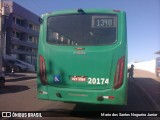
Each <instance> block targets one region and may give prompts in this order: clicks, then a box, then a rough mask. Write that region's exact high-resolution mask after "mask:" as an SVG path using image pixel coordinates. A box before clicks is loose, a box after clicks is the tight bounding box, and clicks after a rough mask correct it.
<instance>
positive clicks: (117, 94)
mask: <svg viewBox="0 0 160 120" xmlns="http://www.w3.org/2000/svg"><path fill="white" fill-rule="evenodd" d="M126 91H127V90H126V89H124V88H123V89H122V88H119V89H116V90H115V89H105V90H84V89H71V88H70V89H68V88H57V87H53V86H49V85H48V86H43V87H41V89H38V98H40V99H46V100H54V101H63V102H74V103H75V102H78V103H79V102H81V103H91V104H113V105H126V104H127V92H126Z"/></svg>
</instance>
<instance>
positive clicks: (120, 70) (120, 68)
mask: <svg viewBox="0 0 160 120" xmlns="http://www.w3.org/2000/svg"><path fill="white" fill-rule="evenodd" d="M124 62H125V57H124V56H123V57H122V58H120V59H119V60H118V64H117V68H116V73H115V77H114V88H115V89H117V88H119V87H120V86H121V85H122V83H123V74H124Z"/></svg>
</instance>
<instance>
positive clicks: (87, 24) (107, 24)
mask: <svg viewBox="0 0 160 120" xmlns="http://www.w3.org/2000/svg"><path fill="white" fill-rule="evenodd" d="M116 39H117V15H114V14H96V15H95V14H85V15H82V14H74V15H73V14H70V15H61V16H52V17H49V18H48V22H47V42H49V43H52V44H57V45H68V46H71V45H89V46H90V45H91V46H93V45H106V44H112V43H115V42H116Z"/></svg>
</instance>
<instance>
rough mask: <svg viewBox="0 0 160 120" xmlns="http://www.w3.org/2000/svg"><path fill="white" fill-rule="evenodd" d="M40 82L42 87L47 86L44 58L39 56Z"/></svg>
mask: <svg viewBox="0 0 160 120" xmlns="http://www.w3.org/2000/svg"><path fill="white" fill-rule="evenodd" d="M39 68H40V80H41V83H42V84H43V85H46V84H47V76H46V65H45V60H44V58H43V57H42V56H41V55H40V56H39Z"/></svg>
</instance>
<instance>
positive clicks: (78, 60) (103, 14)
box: [37, 9, 127, 105]
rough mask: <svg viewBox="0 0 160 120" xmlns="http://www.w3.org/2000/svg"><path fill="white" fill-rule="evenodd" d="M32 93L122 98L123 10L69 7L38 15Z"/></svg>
mask: <svg viewBox="0 0 160 120" xmlns="http://www.w3.org/2000/svg"><path fill="white" fill-rule="evenodd" d="M42 20H43V23H42V24H41V29H40V39H39V46H38V62H37V63H38V65H37V68H38V69H37V70H38V71H37V72H38V77H37V92H38V93H37V94H38V98H40V99H46V100H56V101H64V102H83V103H93V104H119V105H124V104H126V102H127V74H126V73H127V38H126V17H125V12H121V11H114V10H82V9H79V10H73V11H60V12H55V13H51V14H46V15H44V16H43V17H42Z"/></svg>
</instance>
